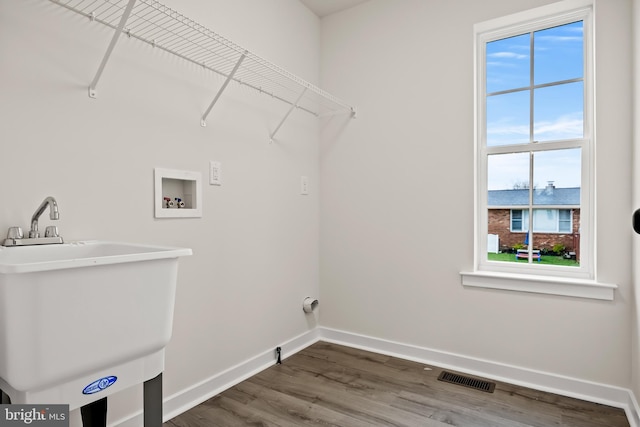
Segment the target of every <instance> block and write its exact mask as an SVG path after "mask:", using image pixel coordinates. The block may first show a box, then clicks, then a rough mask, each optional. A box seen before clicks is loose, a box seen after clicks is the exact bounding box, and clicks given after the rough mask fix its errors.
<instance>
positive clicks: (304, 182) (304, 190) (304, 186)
mask: <svg viewBox="0 0 640 427" xmlns="http://www.w3.org/2000/svg"><path fill="white" fill-rule="evenodd" d="M300 194H302V195H303V196H306V195H307V194H309V177H307V176H304V175H303V176H301V177H300Z"/></svg>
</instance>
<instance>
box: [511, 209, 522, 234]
mask: <svg viewBox="0 0 640 427" xmlns="http://www.w3.org/2000/svg"><path fill="white" fill-rule="evenodd" d="M511 231H522V210H512V211H511Z"/></svg>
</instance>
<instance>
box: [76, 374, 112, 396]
mask: <svg viewBox="0 0 640 427" xmlns="http://www.w3.org/2000/svg"><path fill="white" fill-rule="evenodd" d="M117 380H118V377H114V376H113V375H111V376H109V377H104V378H100V379H99V380H96V381H94V382H92V383H91V384H89V385H88V386H86V387H85V388H84V390H82V394H93V393H97V392H99V391H102V390H104V389H105V388H107V387H111V386H112V385H113V383H115V382H116V381H117Z"/></svg>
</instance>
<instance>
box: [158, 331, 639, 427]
mask: <svg viewBox="0 0 640 427" xmlns="http://www.w3.org/2000/svg"><path fill="white" fill-rule="evenodd" d="M441 372H442V369H441V368H439V367H435V366H429V365H425V364H422V363H417V362H412V361H409V360H403V359H399V358H395V357H391V356H386V355H382V354H376V353H371V352H367V351H363V350H359V349H355V348H349V347H344V346H340V345H336V344H331V343H326V342H318V343H315V344H313V345H312V346H310V347H308V348H306V349H304V350H302V351H301V352H299V353H297V354H294V355H292V356H291V357H289V358H287V359H285V360H284V363H283V364H282V365H275V366H273V367H271V368H269V369H266V370H264V371H262V372H260V373H258V374H256V375H254V376H253V377H251V378H249V379H247V380H245V381H243V382H242V383H240V384H238V385H236V386H235V387H232V388H230V389H228V390H226V391H225V392H223V393H221V394H220V395H218V396H215V397H213V398H212V399H209V400H208V401H206V402H204V403H202V404H200V405H198V406H196V407H195V408H192V409H191V410H189V411H187V412H185V413H184V414H181V415H179V416H177V417H175V418H174V419H172V420H170V421H168V422H167V423H165V424H164V425H165V427H187V426H188V427H205V426H207V427H210V426H211V427H218V426H220V427H226V426H269V427H270V426H283V427H289V426H292V427H293V426H335V427H367V426H399V427H400V426H402V427H405V426H406V427H417V426H420V427H445V426H458V427H553V426H562V427H629V423H628V421H627V419H626V416H625V413H624V411H623V410H622V409H618V408H611V407H608V406H605V405H598V404H595V403H591V402H585V401H581V400H578V399H572V398H568V397H564V396H559V395H556V394H552V393H544V392H540V391H537V390H531V389H527V388H524V387H519V386H516V385H512V384H505V383H500V382H496V387H495V391H494V392H493V393H485V392H482V391H478V390H473V389H470V388H466V387H462V386H459V385H455V384H450V383H445V382H442V381H438V376H439V375H440V373H441Z"/></svg>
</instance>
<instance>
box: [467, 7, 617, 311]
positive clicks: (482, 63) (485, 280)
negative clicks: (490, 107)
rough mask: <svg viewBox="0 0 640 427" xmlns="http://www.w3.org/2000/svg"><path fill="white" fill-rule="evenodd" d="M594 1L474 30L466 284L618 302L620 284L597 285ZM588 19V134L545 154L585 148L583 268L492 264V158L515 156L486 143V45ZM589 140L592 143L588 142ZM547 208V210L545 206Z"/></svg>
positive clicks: (496, 21) (520, 15)
mask: <svg viewBox="0 0 640 427" xmlns="http://www.w3.org/2000/svg"><path fill="white" fill-rule="evenodd" d="M593 9H594V0H565V1H560V2H557V3H552V4H550V5H547V6H542V7H538V8H535V9H531V10H528V11H524V12H520V13H516V14H513V15H509V16H505V17H500V18H497V19H493V20H491V21H486V22H483V23H479V24H476V25H475V26H474V35H475V50H474V56H475V58H474V67H475V70H474V71H475V88H476V90H475V94H474V105H475V138H474V153H475V172H476V174H475V199H474V205H475V214H474V219H475V235H474V268H473V271H470V272H462V273H461V275H462V284H463V285H464V286H472V287H483V288H496V289H506V290H515V291H524V292H534V293H545V294H556V295H566V296H576V297H585V298H596V299H605V300H612V299H613V292H614V290H615V289H616V288H617V286H616V285H614V284H604V283H599V282H597V281H596V258H595V236H596V234H595V221H594V213H595V198H594V193H595V192H594V189H595V188H594V187H595V180H594V177H595V160H594V159H595V140H594V138H595V98H594V91H595V84H594V83H595V81H594V72H595V67H594V63H595V61H594V56H595V46H594V21H595V19H594V10H593ZM576 21H583V23H584V24H583V30H584V64H585V65H584V76H583V78H584V135H583V138H582V139H581V140H572V141H552V142H544V143H540V144H544V149H545V150H551V149H567V148H578V147H579V148H580V149H581V153H582V171H581V174H582V175H581V176H582V178H581V206H580V228H581V236H580V237H581V248H580V266H579V267H561V266H553V265H544V264H539V263H536V262H532V261H530V262H529V263H528V264H526V265H523V264H522V263H519V264H516V263H509V262H497V261H490V260H488V257H487V252H486V249H487V232H488V203H487V167H488V165H487V163H488V162H487V159H488V156H489V154H501V153H503V152H504V153H510V152H512V150H513V147H510V146H497V147H495V146H492V147H490V148H488V147H487V145H486V141H485V138H486V136H485V135H486V131H485V127H486V111H485V105H486V104H485V100H486V93H485V80H486V71H485V70H486V68H485V67H486V45H487V43H488V42H491V41H495V40H501V39H504V38H508V37H512V36H517V35H521V34H524V33H528V32H531V31H538V30H543V29H545V28H551V27H555V26H559V25H563V24H568V23H571V22H576ZM585 141H586V142H585ZM541 207H543V206H541Z"/></svg>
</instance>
